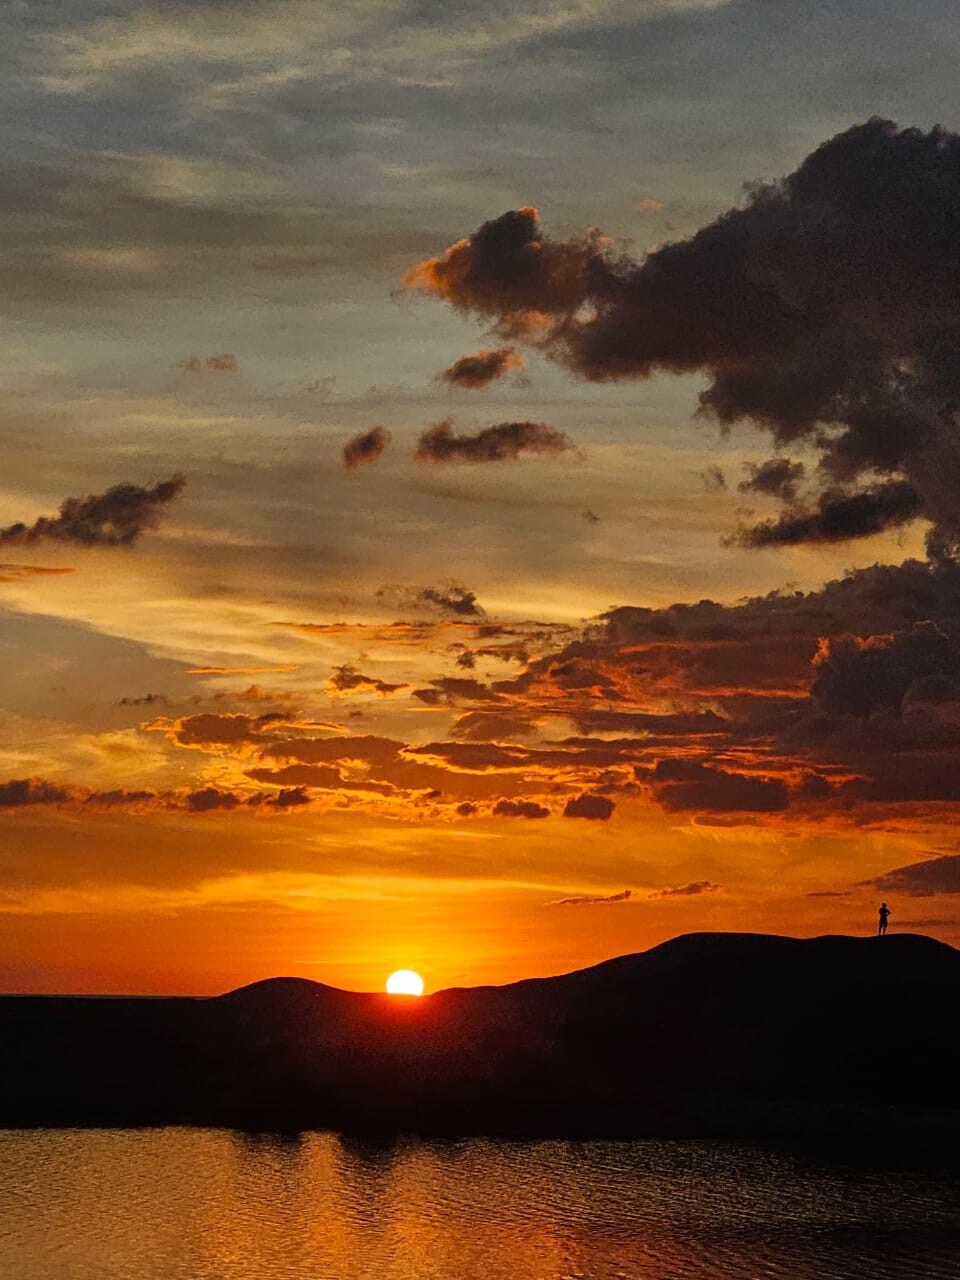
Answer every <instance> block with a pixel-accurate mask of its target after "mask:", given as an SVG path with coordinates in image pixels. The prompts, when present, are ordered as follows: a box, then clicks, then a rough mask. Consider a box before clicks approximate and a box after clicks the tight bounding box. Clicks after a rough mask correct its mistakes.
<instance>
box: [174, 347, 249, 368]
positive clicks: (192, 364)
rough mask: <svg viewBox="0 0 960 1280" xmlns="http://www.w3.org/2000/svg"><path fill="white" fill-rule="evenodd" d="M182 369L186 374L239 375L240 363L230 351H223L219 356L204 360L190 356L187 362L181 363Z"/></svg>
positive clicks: (182, 361)
mask: <svg viewBox="0 0 960 1280" xmlns="http://www.w3.org/2000/svg"><path fill="white" fill-rule="evenodd" d="M180 368H181V369H183V371H184V372H185V373H203V372H204V370H206V371H207V372H208V373H237V372H238V371H239V368H240V363H239V361H238V360H237V357H236V356H235V355H233V354H232V352H230V351H222V352H220V354H219V355H214V356H207V357H206V358H205V359H202V360H201V358H200V357H199V356H188V357H187V358H186V360H181V361H180Z"/></svg>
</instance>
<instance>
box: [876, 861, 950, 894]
mask: <svg viewBox="0 0 960 1280" xmlns="http://www.w3.org/2000/svg"><path fill="white" fill-rule="evenodd" d="M863 883H864V884H866V885H871V886H872V887H873V888H875V889H878V890H880V891H881V892H882V893H888V894H890V896H891V897H893V896H894V895H896V894H898V893H902V894H906V895H907V896H908V897H911V898H930V897H933V896H934V895H935V894H938V893H960V854H956V853H947V854H944V855H943V856H942V857H939V858H930V859H928V860H927V861H926V862H911V863H910V864H909V865H908V866H905V867H894V869H893V870H892V871H885V872H884V874H883V875H882V876H877V877H876V878H875V879H873V880H865V881H863Z"/></svg>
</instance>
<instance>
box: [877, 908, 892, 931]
mask: <svg viewBox="0 0 960 1280" xmlns="http://www.w3.org/2000/svg"><path fill="white" fill-rule="evenodd" d="M877 914H878V915H879V917H880V919H879V921H878V922H877V934H878V936H879V937H881V938H882V937H883V935H884V934H885V933H886V932H887V920H888V919H889V918H890V908H889V907H888V906H887V904H886V903H885V902H881V903H880V910H879V912H878V913H877Z"/></svg>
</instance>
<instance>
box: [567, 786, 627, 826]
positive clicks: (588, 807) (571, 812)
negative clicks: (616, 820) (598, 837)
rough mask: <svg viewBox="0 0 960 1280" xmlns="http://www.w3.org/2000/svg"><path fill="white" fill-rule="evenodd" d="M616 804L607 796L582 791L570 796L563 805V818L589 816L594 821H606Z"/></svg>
mask: <svg viewBox="0 0 960 1280" xmlns="http://www.w3.org/2000/svg"><path fill="white" fill-rule="evenodd" d="M616 807H617V806H616V805H615V804H614V802H613V801H612V800H610V799H608V797H607V796H596V795H590V794H589V793H584V794H583V795H579V796H572V797H571V798H570V799H569V800H568V801H567V803H566V804H565V805H564V806H563V816H564V817H565V818H591V819H593V820H594V821H598V822H606V820H607V819H608V818H609V817H610V815H611V814H612V813H613V811H614V809H615V808H616Z"/></svg>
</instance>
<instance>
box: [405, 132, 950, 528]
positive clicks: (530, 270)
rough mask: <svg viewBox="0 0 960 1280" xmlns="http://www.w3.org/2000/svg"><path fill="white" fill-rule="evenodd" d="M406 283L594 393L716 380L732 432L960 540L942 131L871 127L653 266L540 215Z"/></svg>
mask: <svg viewBox="0 0 960 1280" xmlns="http://www.w3.org/2000/svg"><path fill="white" fill-rule="evenodd" d="M407 283H408V284H409V285H410V286H412V287H415V288H419V289H422V290H425V291H427V292H429V293H433V294H435V295H437V296H439V297H442V298H444V299H446V300H447V301H448V302H450V303H451V304H452V305H453V306H455V307H457V308H458V309H460V310H463V311H472V312H475V313H477V314H479V315H482V316H485V317H487V318H488V319H490V320H491V321H492V322H493V323H494V325H495V327H496V328H497V329H498V330H499V331H500V332H501V333H511V334H513V335H515V340H517V341H520V340H527V341H531V342H535V343H537V344H539V345H540V346H542V347H544V348H545V349H546V350H547V351H548V353H549V354H551V355H552V356H553V357H554V358H555V359H557V360H558V361H560V362H561V363H563V364H565V365H566V366H567V367H568V368H569V369H570V370H571V371H573V372H574V373H576V374H578V375H580V376H581V377H585V378H588V379H592V380H594V381H609V380H617V379H623V378H647V377H649V376H650V375H651V374H653V373H655V372H657V371H658V370H666V371H669V372H673V373H694V372H700V373H704V374H706V376H707V378H708V379H709V386H708V387H707V389H706V390H705V391H704V392H703V394H702V396H701V407H702V409H703V411H704V412H705V413H707V414H709V415H711V416H712V417H714V418H715V419H716V420H718V421H719V422H721V423H724V424H727V423H733V422H736V421H739V420H741V419H749V420H752V421H754V422H757V423H759V424H760V425H762V426H763V427H765V428H766V429H767V430H769V432H770V433H771V435H772V436H773V438H774V440H775V442H776V444H777V445H778V446H781V447H782V446H785V445H789V444H791V443H794V442H804V443H808V444H810V445H811V446H813V447H814V448H816V449H817V450H819V453H820V466H821V469H822V472H823V474H824V475H825V476H827V477H828V478H829V479H830V480H832V482H834V483H837V482H839V483H841V484H843V485H846V486H853V485H855V484H856V482H858V481H860V480H862V479H864V478H867V479H869V478H870V477H871V476H872V475H875V474H878V473H879V474H880V475H886V476H890V477H891V478H893V479H900V478H904V479H905V480H906V481H907V482H909V485H911V486H912V487H913V489H914V490H915V491H916V493H917V494H918V495H919V499H918V500H917V507H918V508H919V509H920V510H922V512H923V514H924V515H926V516H927V517H928V518H929V519H931V520H932V521H933V522H934V523H935V524H936V525H937V526H939V534H938V538H937V545H945V546H952V545H954V544H955V543H956V541H957V539H958V537H960V516H958V512H960V443H958V440H957V436H956V432H955V429H954V424H953V418H954V413H955V411H956V409H957V407H958V405H960V137H958V136H957V135H955V134H952V133H949V132H948V131H946V130H944V129H942V128H940V127H937V128H934V129H932V130H930V131H929V132H926V133H925V132H923V131H921V130H919V129H903V130H900V129H898V128H897V126H896V125H894V124H893V123H892V122H890V121H887V120H880V119H872V120H870V121H868V122H867V123H865V124H860V125H856V126H854V127H853V128H851V129H848V130H847V131H846V132H845V133H841V134H838V135H837V136H836V137H834V138H832V139H830V140H829V141H827V142H825V143H824V144H823V145H822V146H820V147H819V148H818V149H817V150H816V151H815V152H813V153H812V154H811V155H810V156H808V157H807V159H806V160H804V161H803V163H802V164H801V165H800V167H799V168H798V169H797V170H796V171H795V172H794V173H792V174H790V175H789V176H787V177H785V178H783V179H782V180H781V181H779V182H775V183H765V184H762V185H759V186H756V187H754V188H753V189H752V190H751V191H750V193H749V195H748V198H747V200H746V203H745V204H744V206H743V207H740V208H735V209H731V210H729V211H728V212H727V213H725V214H723V215H722V216H721V217H719V218H718V219H717V220H716V221H714V222H712V223H710V224H709V225H708V226H705V227H703V228H702V229H701V230H700V231H698V232H697V233H696V235H694V236H692V237H691V238H690V239H687V240H683V241H679V242H676V243H673V244H667V245H665V246H663V247H662V248H660V249H658V250H656V251H655V252H653V253H650V254H648V255H647V256H646V258H644V259H643V261H641V262H637V261H635V260H633V259H631V258H630V257H628V256H627V255H625V254H623V253H620V252H618V251H616V250H615V249H614V248H613V247H612V246H611V245H610V244H609V242H607V241H605V240H604V239H603V238H602V237H600V236H599V235H588V236H586V237H583V238H581V239H571V240H565V241H557V240H551V239H550V238H548V237H546V236H545V235H544V234H543V232H542V230H541V227H540V222H539V218H538V215H537V212H536V210H535V209H532V208H523V209H519V210H514V211H511V212H509V213H506V214H504V215H503V216H502V217H500V218H497V219H495V220H493V221H491V222H487V223H485V224H484V225H483V226H482V227H481V228H480V229H479V230H478V231H477V232H475V233H474V234H473V235H472V236H470V237H469V238H468V239H464V240H461V241H459V242H458V243H457V244H455V245H453V246H452V247H451V248H450V249H448V250H447V251H446V253H444V254H443V255H441V256H440V257H438V258H433V259H430V260H428V261H426V262H423V263H421V265H420V266H419V267H417V268H415V269H414V271H412V272H411V273H410V275H409V276H408V280H407ZM847 496H848V498H849V497H852V496H853V494H852V493H848V495H847ZM900 497H901V503H900V506H899V507H898V516H897V519H898V520H902V519H906V518H908V517H907V515H906V509H905V504H906V495H905V493H901V495H900ZM890 523H891V521H890V519H889V518H887V519H886V520H885V521H882V522H881V523H880V524H879V525H877V524H876V522H872V521H870V520H866V521H862V522H861V526H860V527H859V529H857V530H855V529H854V528H853V527H852V526H851V531H850V532H849V533H848V534H846V535H845V536H855V534H856V533H858V532H859V533H864V532H872V531H873V530H874V529H875V528H877V527H881V528H882V527H888V526H889V524H890ZM827 527H828V528H829V527H830V526H827ZM819 531H820V526H818V525H817V524H816V523H814V524H811V525H810V526H809V527H808V529H807V536H808V537H809V538H814V537H816V536H817V535H818V532H819Z"/></svg>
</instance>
